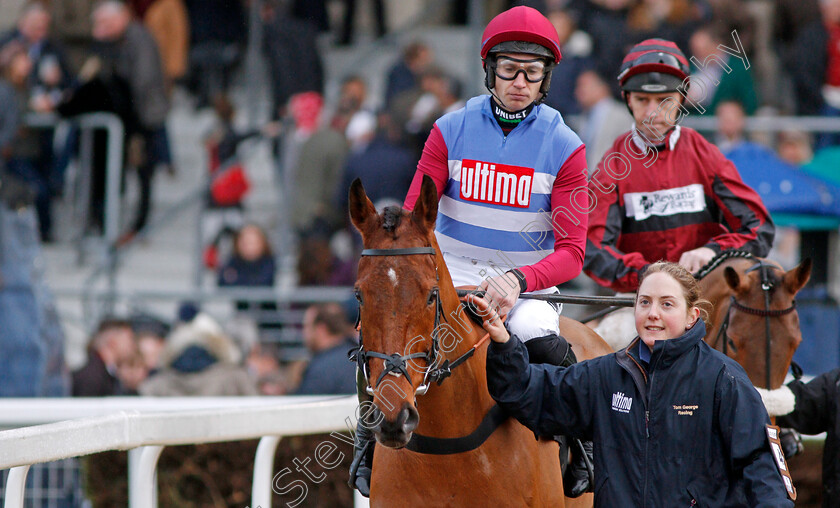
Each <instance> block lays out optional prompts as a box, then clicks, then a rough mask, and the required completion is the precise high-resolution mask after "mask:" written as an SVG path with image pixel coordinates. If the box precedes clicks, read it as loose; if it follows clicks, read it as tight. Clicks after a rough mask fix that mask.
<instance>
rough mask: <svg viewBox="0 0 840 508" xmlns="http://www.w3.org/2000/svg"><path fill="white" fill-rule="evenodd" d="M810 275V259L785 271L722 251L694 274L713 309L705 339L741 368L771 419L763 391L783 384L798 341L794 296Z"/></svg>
mask: <svg viewBox="0 0 840 508" xmlns="http://www.w3.org/2000/svg"><path fill="white" fill-rule="evenodd" d="M810 276H811V260H810V258H807V259H805V260H803V261H802V262H801V263H800V264H799V265H798V266H796V267H795V268H793V269H791V270H788V271H785V270H784V269H782V268H781V267H780V266H779V265H778V264H776V263H774V262H772V261H768V260H766V259H763V258H759V257H756V256H753V255H752V254H749V253H747V252H743V251H724V252H723V253H721V254H720V255H718V256H716V257H715V258H714V259H712V261H710V262H709V263H708V264H707V265H706V266H705V267H703V268H701V269H700V271H699V272H698V273H697V274H696V277H697V278H698V279H699V281H700V286H701V289H702V291H703V297H704V298H705V299H707V300H709V302H711V304H712V308H713V310H712V312H711V315H710V321H711V323H712V325H711V326H709V327H708V331H707V333H706V337H705V339H704V340H705V341H706V342H707V343H708V344H709V345H710V346H712V347H713V348H715V349H717V350H718V351H721V352H723V353H724V354H726V355H728V356H729V357H731V358H733V359H734V360H736V361H737V362H738V363H740V364H741V366H742V367H744V370H745V371H746V372H747V375H748V376H749V378H750V381H752V383H753V385H754V386H756V388H759V392H762V397H763V398H764V400H765V404H767V405H768V407H767V410H768V412H769V413H770V416H771V417H772V416H775V414H774V411H775V410H776V408H775V407H771V406H772V403H771V404H768V400H772V398H773V397H772V395H770V396H769V397H768V393H767V392H766V391H765V390H776V389H778V388H780V387H781V386H782V384H783V383H784V379H785V376H786V375H787V371H788V369H789V368H790V366H791V361H792V359H793V353H794V351H796V348H797V347H799V344H800V343H801V342H802V332H801V331H800V329H799V316H798V314H797V313H796V300H795V297H796V293H797V292H799V290H800V289H802V288H803V287H804V286H805V284H806V283H807V282H808V279H809V278H810ZM789 402H790V404H792V401H789ZM790 409H792V406H790ZM783 411H784V410H783ZM785 412H787V411H785ZM780 414H784V413H780Z"/></svg>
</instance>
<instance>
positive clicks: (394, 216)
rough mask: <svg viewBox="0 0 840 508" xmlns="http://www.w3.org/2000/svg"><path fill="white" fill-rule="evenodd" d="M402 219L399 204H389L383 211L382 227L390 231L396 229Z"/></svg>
mask: <svg viewBox="0 0 840 508" xmlns="http://www.w3.org/2000/svg"><path fill="white" fill-rule="evenodd" d="M401 220H402V209H401V208H400V207H398V206H388V207H386V208H385V210H383V211H382V228H383V229H384V230H385V231H388V232H389V233H393V232H394V231H396V229H397V227H398V226H399V225H400V221H401Z"/></svg>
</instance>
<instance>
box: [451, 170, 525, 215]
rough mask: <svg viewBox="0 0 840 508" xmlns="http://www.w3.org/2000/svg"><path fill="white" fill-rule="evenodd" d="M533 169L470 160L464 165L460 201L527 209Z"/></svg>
mask: <svg viewBox="0 0 840 508" xmlns="http://www.w3.org/2000/svg"><path fill="white" fill-rule="evenodd" d="M533 181H534V169H533V168H526V167H522V166H508V165H507V164H498V163H495V162H482V161H476V160H471V159H464V160H463V161H461V199H464V200H466V201H477V202H479V203H490V204H493V205H507V206H513V207H516V208H528V206H529V205H530V204H531V184H532V183H533Z"/></svg>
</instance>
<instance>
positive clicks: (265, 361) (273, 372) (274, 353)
mask: <svg viewBox="0 0 840 508" xmlns="http://www.w3.org/2000/svg"><path fill="white" fill-rule="evenodd" d="M278 349H279V348H278V347H277V345H276V344H266V343H257V344H256V345H254V347H253V348H251V350H250V352H249V353H248V357H247V359H246V360H245V363H246V365H247V366H248V371H249V372H250V373H251V375H252V376H253V377H254V378H255V379H256V380H257V389H258V390H259V392H260V395H286V394H288V393H289V392H290V391H291V390H292V387H294V386H297V384H298V383H299V382H300V381H299V379H300V377H299V373H297V375H298V379H297V381H294V380H293V379H291V378H292V377H293V376H295V375H296V374H295V372H293V371H294V370H295V368H287V369H281V367H280V362H279V361H278V358H279V351H278ZM293 365H294V364H293ZM297 370H300V369H299V368H298V369H297Z"/></svg>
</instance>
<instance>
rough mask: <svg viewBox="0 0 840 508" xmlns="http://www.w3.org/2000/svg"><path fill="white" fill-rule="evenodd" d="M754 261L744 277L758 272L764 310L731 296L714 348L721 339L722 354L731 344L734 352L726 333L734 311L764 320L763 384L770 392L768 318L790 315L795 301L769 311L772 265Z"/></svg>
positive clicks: (770, 339) (734, 349)
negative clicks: (764, 366) (786, 306)
mask: <svg viewBox="0 0 840 508" xmlns="http://www.w3.org/2000/svg"><path fill="white" fill-rule="evenodd" d="M753 259H755V264H754V265H753V266H751V267H750V268H748V269H747V270H746V271H745V272H744V275H746V274H748V273H750V272H752V271H753V270H758V271H759V274H760V276H761V290H762V292H763V294H764V308H763V309H756V308H754V307H749V306H747V305H744V304H742V303H741V302H739V301H738V300H737V299H735V296H734V295H733V296H732V297H731V298H730V299H729V307H728V308H727V309H726V317H725V318H724V320H723V323H721V325H720V329H718V333H717V335H716V336H715V347H717V345H718V343H720V342H721V338H722V339H723V348H722V349H723V354H725V355H728V354H729V351H728V349H729V345H730V344H731V347H732V352H733V353H734V352H736V351H737V348H736V347H735V342H734V341H733V340H732V338H731V337H730V336H729V334H728V333H727V330H728V329H729V320H730V318H731V317H732V313H733V312H734V311H739V312H743V313H745V314H750V315H753V316H759V317H763V318H764V340H765V345H766V347H765V350H764V361H765V363H766V367H767V369H766V371H765V383H766V388H767V389H768V390H770V389H771V388H770V365H771V355H770V347H771V342H772V336H771V332H770V318H771V317H779V316H784V315H785V314H790V313H791V312H793V311H794V310H796V300H794V301H793V302H791V305H790V307H788V308H786V309H779V310H770V290H771V289H773V287H774V285H773V281H772V280H771V279H770V274H769V272H768V268H770V267H772V266H773V265H769V264H767V263H765V262H764V260H762V259H759V258H753Z"/></svg>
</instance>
